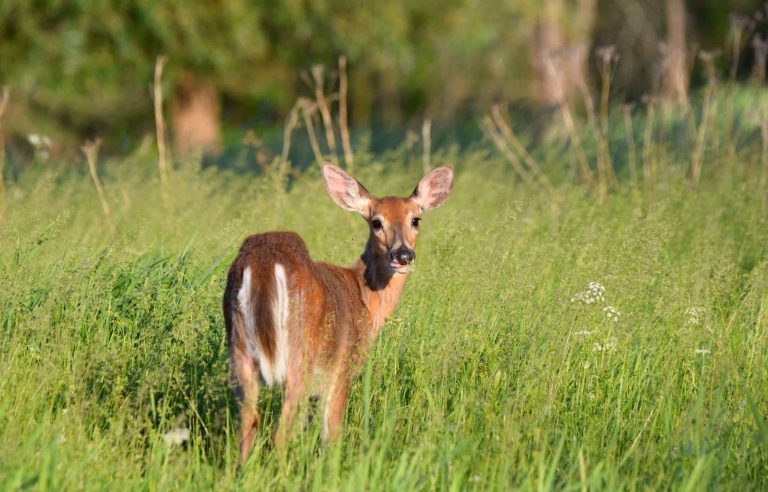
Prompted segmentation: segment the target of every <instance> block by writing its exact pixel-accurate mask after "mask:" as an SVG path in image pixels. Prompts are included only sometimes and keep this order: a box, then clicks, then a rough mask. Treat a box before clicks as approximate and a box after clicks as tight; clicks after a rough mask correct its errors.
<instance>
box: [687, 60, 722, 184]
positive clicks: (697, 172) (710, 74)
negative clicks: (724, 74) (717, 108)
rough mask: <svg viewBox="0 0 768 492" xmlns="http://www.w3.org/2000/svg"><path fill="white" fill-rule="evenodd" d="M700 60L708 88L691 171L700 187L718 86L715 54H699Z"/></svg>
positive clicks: (693, 179) (691, 175) (693, 178)
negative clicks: (704, 68) (709, 126)
mask: <svg viewBox="0 0 768 492" xmlns="http://www.w3.org/2000/svg"><path fill="white" fill-rule="evenodd" d="M699 58H700V59H701V60H702V61H703V62H704V65H705V67H706V73H707V79H708V82H707V88H706V90H705V91H704V108H703V109H702V114H701V121H700V122H699V129H698V133H697V135H696V146H695V148H694V150H693V156H692V158H691V170H690V177H691V181H692V182H693V185H694V186H698V185H699V180H700V179H701V168H702V166H703V158H704V143H705V138H706V133H707V125H708V123H709V119H710V118H709V115H710V112H711V111H712V96H713V93H714V90H715V84H716V80H717V79H716V77H717V76H716V71H715V63H714V54H712V53H709V52H706V51H702V52H701V53H699Z"/></svg>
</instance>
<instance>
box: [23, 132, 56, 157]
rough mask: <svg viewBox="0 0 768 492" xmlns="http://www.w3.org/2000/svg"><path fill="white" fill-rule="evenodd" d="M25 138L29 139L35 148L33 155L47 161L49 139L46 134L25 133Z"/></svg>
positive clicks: (49, 147)
mask: <svg viewBox="0 0 768 492" xmlns="http://www.w3.org/2000/svg"><path fill="white" fill-rule="evenodd" d="M27 140H29V143H30V144H32V147H34V148H35V155H36V156H37V157H38V158H39V159H41V160H43V161H47V160H48V158H49V157H50V156H51V153H50V151H51V139H50V138H48V137H47V136H46V135H40V134H37V133H30V134H29V135H27Z"/></svg>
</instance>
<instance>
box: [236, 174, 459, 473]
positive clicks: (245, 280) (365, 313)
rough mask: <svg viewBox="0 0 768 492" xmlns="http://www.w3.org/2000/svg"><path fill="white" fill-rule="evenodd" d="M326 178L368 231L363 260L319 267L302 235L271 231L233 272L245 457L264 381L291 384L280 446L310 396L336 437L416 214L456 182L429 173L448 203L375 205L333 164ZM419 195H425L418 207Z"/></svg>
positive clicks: (247, 245)
mask: <svg viewBox="0 0 768 492" xmlns="http://www.w3.org/2000/svg"><path fill="white" fill-rule="evenodd" d="M323 173H324V176H325V179H326V185H327V187H328V191H329V193H330V194H331V196H332V198H334V200H336V201H337V203H339V204H340V205H341V206H342V207H344V208H347V209H350V210H357V211H358V212H360V213H361V214H362V215H363V216H364V217H366V219H367V220H368V221H369V223H370V224H371V235H370V237H369V240H368V243H367V245H366V248H365V251H364V252H363V254H362V256H361V257H360V259H359V260H357V261H356V262H355V263H354V264H353V265H352V266H350V267H348V268H345V267H340V266H335V265H330V264H327V263H321V262H314V261H312V259H311V258H310V256H309V252H308V251H307V248H306V246H305V244H304V241H303V240H302V239H301V238H300V237H299V236H298V235H297V234H295V233H293V232H267V233H263V234H257V235H254V236H250V237H248V238H247V239H246V240H245V241H244V243H243V245H242V247H241V248H240V253H239V254H238V255H237V257H236V258H235V260H234V262H233V263H232V265H231V267H230V269H229V274H228V277H227V287H226V291H225V293H224V302H223V310H224V319H225V323H226V327H227V342H228V346H229V359H230V368H231V375H232V379H233V383H234V385H235V391H236V394H237V397H238V400H239V402H240V412H241V415H240V417H241V430H240V452H241V458H243V459H245V457H246V456H247V454H248V452H249V450H250V448H251V446H252V444H253V440H254V438H255V429H256V427H257V426H258V423H259V418H258V412H257V402H258V393H259V385H260V379H261V380H262V381H263V382H264V383H265V384H268V385H272V384H281V385H284V386H285V397H284V402H283V409H282V414H281V417H280V424H279V428H278V434H277V436H276V441H277V444H278V445H280V444H282V442H283V441H284V440H285V439H286V437H287V433H288V430H289V428H290V423H291V421H292V419H293V417H294V415H295V413H296V410H297V406H298V405H299V403H300V402H301V400H302V399H303V398H304V397H306V396H308V395H316V396H319V397H320V398H321V399H322V400H324V405H325V408H324V411H323V436H324V438H326V439H335V438H336V437H337V436H338V433H339V430H340V425H341V421H342V418H343V416H344V410H345V408H346V403H347V399H348V397H349V388H350V384H351V381H352V378H353V376H354V375H355V373H356V371H357V370H358V368H359V366H360V365H361V364H362V362H363V360H364V357H365V355H366V352H367V350H368V349H369V347H370V346H371V343H372V342H373V341H374V340H375V338H376V336H377V335H378V334H379V331H380V330H381V328H382V326H383V324H384V322H385V320H386V318H387V317H388V316H389V315H390V314H391V313H392V311H393V310H394V309H395V307H396V306H397V302H398V300H399V298H400V294H401V293H402V290H403V287H404V285H405V279H406V277H407V270H408V265H409V264H410V263H411V262H412V261H413V259H414V258H415V253H414V252H413V249H412V248H413V246H414V245H415V236H416V234H417V232H418V220H419V217H418V216H419V215H420V214H421V212H422V211H424V210H427V209H429V208H434V207H435V206H437V205H439V204H440V203H442V200H444V199H445V197H447V195H448V192H450V187H451V185H452V176H453V175H452V172H451V171H450V169H449V168H438V169H436V170H435V171H433V172H432V173H430V175H435V176H433V180H432V181H431V182H430V183H431V184H432V188H433V190H432V193H433V194H434V193H435V192H436V191H435V190H440V191H441V192H442V195H440V197H439V200H437V201H434V200H433V201H432V202H429V201H428V198H429V197H432V198H435V197H433V196H432V195H429V191H430V190H429V186H428V184H430V183H428V184H427V185H425V186H424V187H422V184H421V183H420V187H417V190H416V191H414V195H412V196H411V197H408V198H395V197H388V198H383V199H376V198H374V197H372V196H371V195H369V194H368V192H367V190H365V188H364V187H362V185H360V184H359V183H357V182H356V181H354V179H353V178H351V176H349V175H348V174H346V173H344V172H343V171H341V170H340V169H338V168H336V167H334V166H330V165H326V166H325V167H324V168H323ZM430 175H427V177H429V176H430ZM427 177H425V178H424V179H422V183H423V182H424V181H425V179H427ZM436 177H437V178H439V180H438V181H434V180H435V178H436ZM350 180H351V181H350ZM421 188H423V189H422V192H421V193H422V195H425V194H427V195H428V196H427V197H424V196H422V197H421V200H419V199H418V192H419V190H420V189H421ZM414 224H415V225H414ZM385 225H386V226H385Z"/></svg>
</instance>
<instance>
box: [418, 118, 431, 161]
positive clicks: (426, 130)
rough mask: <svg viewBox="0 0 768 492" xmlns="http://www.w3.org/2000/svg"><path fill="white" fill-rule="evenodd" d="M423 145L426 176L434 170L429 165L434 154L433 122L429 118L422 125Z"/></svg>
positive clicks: (422, 159) (422, 157)
mask: <svg viewBox="0 0 768 492" xmlns="http://www.w3.org/2000/svg"><path fill="white" fill-rule="evenodd" d="M421 143H422V146H421V150H422V155H421V163H422V165H423V167H424V174H426V173H428V172H429V171H430V169H432V166H430V164H429V159H430V155H431V152H432V120H431V119H429V118H424V122H423V123H422V124H421Z"/></svg>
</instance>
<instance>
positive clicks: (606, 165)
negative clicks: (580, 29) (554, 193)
mask: <svg viewBox="0 0 768 492" xmlns="http://www.w3.org/2000/svg"><path fill="white" fill-rule="evenodd" d="M597 57H598V58H599V59H600V62H601V63H600V78H601V82H602V84H601V85H602V87H601V93H600V131H599V132H596V135H597V137H598V138H597V144H598V152H599V154H598V156H599V158H598V160H597V163H598V172H599V180H600V191H601V194H602V195H605V194H607V192H608V188H610V187H611V186H613V185H614V184H616V174H615V173H614V171H613V162H612V159H611V152H610V150H609V148H608V102H609V96H610V93H611V77H612V76H613V67H614V64H615V63H616V62H617V61H618V59H619V55H618V54H617V53H616V47H615V46H613V45H608V46H603V47H601V48H598V49H597Z"/></svg>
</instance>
